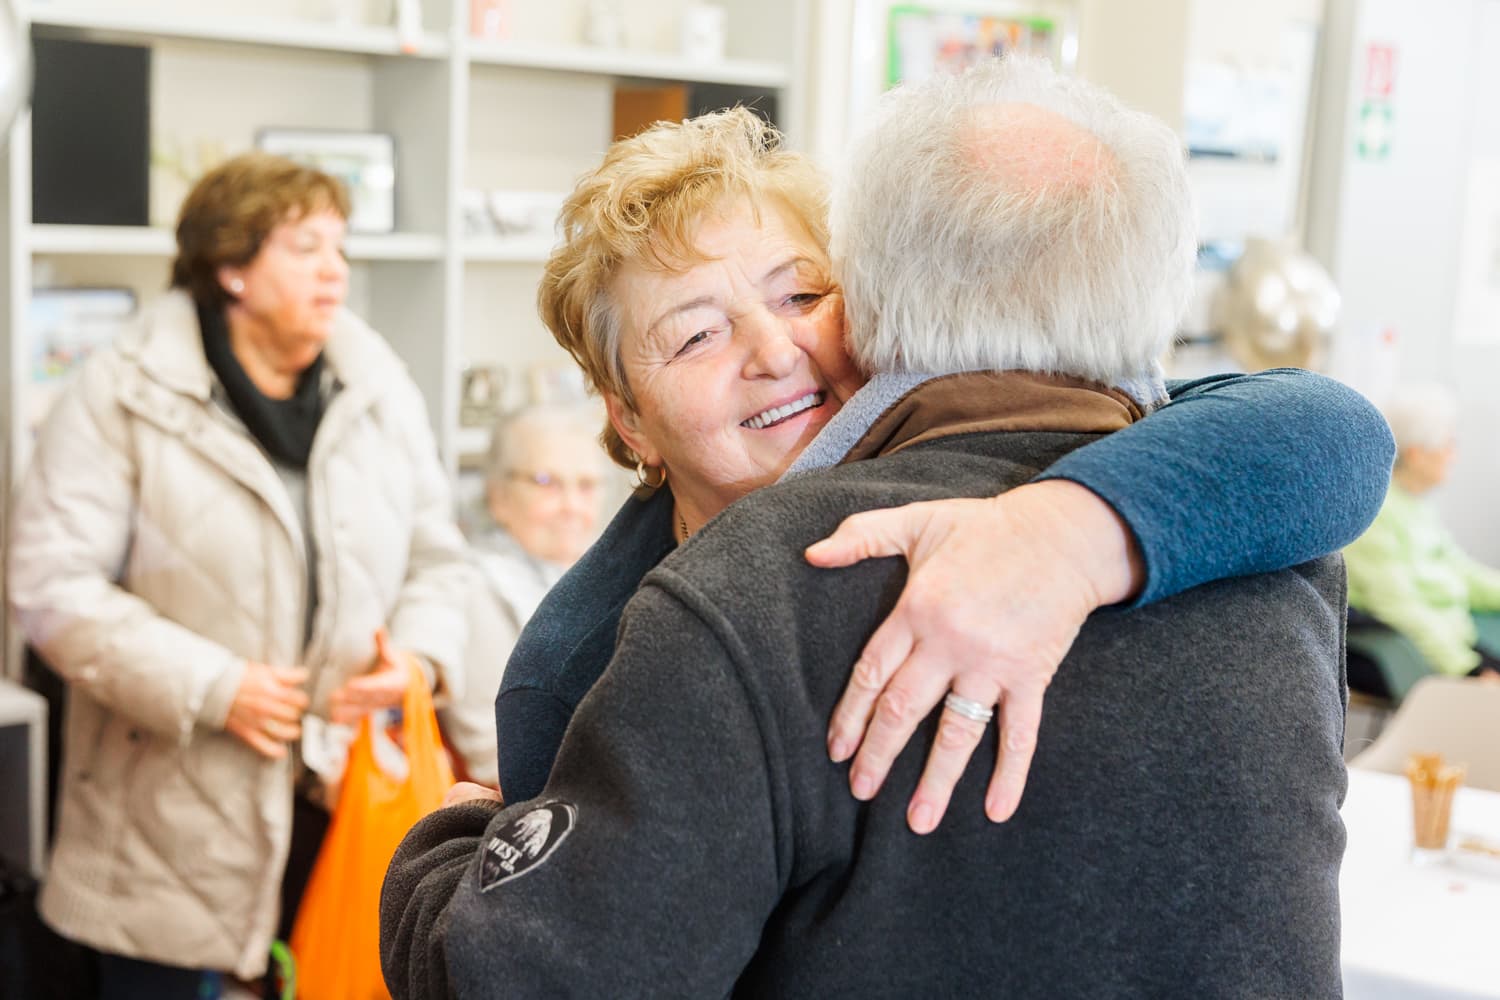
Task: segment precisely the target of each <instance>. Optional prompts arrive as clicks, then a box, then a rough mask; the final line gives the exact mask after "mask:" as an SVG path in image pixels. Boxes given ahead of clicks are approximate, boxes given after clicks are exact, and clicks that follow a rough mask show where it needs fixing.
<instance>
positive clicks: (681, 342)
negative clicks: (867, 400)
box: [606, 202, 860, 520]
mask: <svg viewBox="0 0 1500 1000" xmlns="http://www.w3.org/2000/svg"><path fill="white" fill-rule="evenodd" d="M695 245H696V247H697V249H698V251H699V252H700V254H701V255H702V257H703V261H702V262H701V263H698V264H694V265H692V266H690V267H688V268H686V269H683V270H677V271H663V270H659V269H653V268H650V267H647V266H646V265H644V264H640V263H631V264H627V265H625V266H624V267H623V268H622V269H621V271H620V273H619V274H618V275H617V276H616V279H615V283H614V287H613V295H614V304H615V308H616V311H617V314H618V316H619V318H620V323H621V348H620V350H621V356H622V359H623V361H624V367H625V378H626V380H627V381H628V383H629V385H630V388H631V391H632V392H633V393H634V395H635V402H636V409H635V410H634V411H632V410H631V409H630V408H629V407H627V406H626V405H625V404H624V402H623V401H622V400H620V399H618V398H615V397H606V402H607V404H608V406H609V413H610V419H611V421H612V422H613V423H614V425H615V428H616V430H618V431H619V433H620V436H621V437H622V438H623V439H624V440H625V443H626V444H628V445H629V446H630V447H631V448H632V449H633V450H634V451H635V452H636V453H637V454H638V455H640V456H641V457H642V458H643V459H644V460H645V462H646V464H647V465H652V466H656V465H661V466H665V468H666V470H667V474H668V479H669V482H670V484H671V488H672V492H673V494H674V495H675V497H676V498H677V501H678V503H679V504H682V505H683V506H684V508H685V509H686V510H688V511H690V512H691V513H692V514H693V515H694V517H695V518H696V519H701V520H706V519H707V518H709V517H712V516H713V515H714V514H716V513H718V512H719V511H720V510H722V509H723V508H724V507H726V506H728V505H729V504H730V503H732V502H734V501H735V500H737V499H739V498H740V497H742V496H744V495H745V494H746V493H749V492H750V491H751V490H754V489H757V488H759V487H761V486H765V485H768V484H769V483H772V482H775V481H776V479H777V477H779V476H780V475H781V473H782V472H784V471H785V470H786V468H787V466H788V465H790V464H791V463H792V461H793V459H795V458H796V457H797V455H798V454H799V453H801V451H802V449H803V448H804V447H806V446H807V443H808V442H809V441H811V440H812V439H813V437H815V436H816V435H817V433H818V431H819V430H821V429H822V428H823V425H824V424H826V423H827V422H828V421H829V419H830V418H831V417H832V416H833V415H834V413H836V412H837V411H838V408H839V406H840V405H842V403H843V401H844V400H845V399H847V398H848V396H849V395H850V394H851V393H852V392H853V391H854V389H856V388H858V386H859V383H860V379H859V376H858V374H857V372H856V371H855V369H854V367H853V365H852V364H851V363H850V361H849V358H848V355H847V353H846V352H845V350H844V345H843V300H842V297H841V296H840V295H839V294H838V292H837V291H836V289H835V288H834V286H833V283H832V279H831V277H830V274H829V265H828V256H827V253H826V252H825V250H824V248H823V247H821V246H819V245H818V244H817V242H816V241H815V240H814V239H813V238H812V237H811V236H810V235H809V234H808V233H807V231H806V229H805V228H804V227H803V226H802V225H800V224H799V223H798V222H797V220H796V218H795V217H794V216H793V215H791V213H790V212H788V211H786V210H784V209H782V208H781V207H780V206H777V205H772V204H767V205H763V206H762V207H761V211H760V213H759V220H758V221H757V218H756V214H755V213H754V212H753V211H752V210H751V208H750V205H749V203H748V202H739V203H735V204H731V205H729V206H726V209H725V211H723V212H721V213H713V214H712V215H709V216H706V217H705V218H704V220H703V222H702V223H701V224H700V226H699V228H698V232H697V238H696V240H695Z"/></svg>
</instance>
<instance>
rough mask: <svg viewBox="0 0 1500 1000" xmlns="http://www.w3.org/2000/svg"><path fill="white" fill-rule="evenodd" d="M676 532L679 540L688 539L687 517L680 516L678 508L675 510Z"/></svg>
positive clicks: (680, 512)
mask: <svg viewBox="0 0 1500 1000" xmlns="http://www.w3.org/2000/svg"><path fill="white" fill-rule="evenodd" d="M677 534H678V539H677V540H678V541H679V542H685V541H687V540H688V530H687V518H685V517H683V516H682V511H680V510H679V511H678V512H677Z"/></svg>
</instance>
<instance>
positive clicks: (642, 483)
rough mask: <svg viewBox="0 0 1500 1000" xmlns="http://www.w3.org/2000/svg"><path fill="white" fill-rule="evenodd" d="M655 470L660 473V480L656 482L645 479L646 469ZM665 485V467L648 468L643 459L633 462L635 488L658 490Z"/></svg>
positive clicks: (653, 466)
mask: <svg viewBox="0 0 1500 1000" xmlns="http://www.w3.org/2000/svg"><path fill="white" fill-rule="evenodd" d="M648 468H649V469H656V470H657V471H658V472H660V473H661V478H660V479H658V480H657V481H656V482H654V483H653V482H652V481H651V480H649V479H647V478H646V470H647V469H648ZM665 485H667V467H666V466H665V465H660V466H658V465H651V466H648V465H647V464H646V462H645V460H644V459H639V458H638V459H636V460H635V488H636V489H638V490H659V489H661V488H662V487H663V486H665Z"/></svg>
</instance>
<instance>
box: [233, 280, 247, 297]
mask: <svg viewBox="0 0 1500 1000" xmlns="http://www.w3.org/2000/svg"><path fill="white" fill-rule="evenodd" d="M229 290H230V291H231V292H233V293H234V294H236V295H239V294H240V293H241V292H243V291H244V290H245V283H244V282H243V281H241V280H240V279H239V278H234V279H233V280H231V281H230V282H229Z"/></svg>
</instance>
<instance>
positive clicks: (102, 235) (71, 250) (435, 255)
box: [31, 225, 443, 261]
mask: <svg viewBox="0 0 1500 1000" xmlns="http://www.w3.org/2000/svg"><path fill="white" fill-rule="evenodd" d="M345 249H346V251H347V253H348V254H349V259H350V260H355V261H364V260H372V261H373V260H410V261H424V260H437V259H439V258H440V257H442V255H443V239H442V237H441V236H437V235H434V234H432V233H380V234H366V233H351V234H350V235H349V237H348V239H347V240H346V242H345ZM176 251H177V245H176V240H175V239H174V238H173V236H172V232H171V230H168V229H158V228H152V227H145V226H139V227H138V226H53V225H40V226H32V227H31V252H32V253H34V254H56V255H74V256H97V257H170V256H172V255H173V254H174V253H176Z"/></svg>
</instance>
